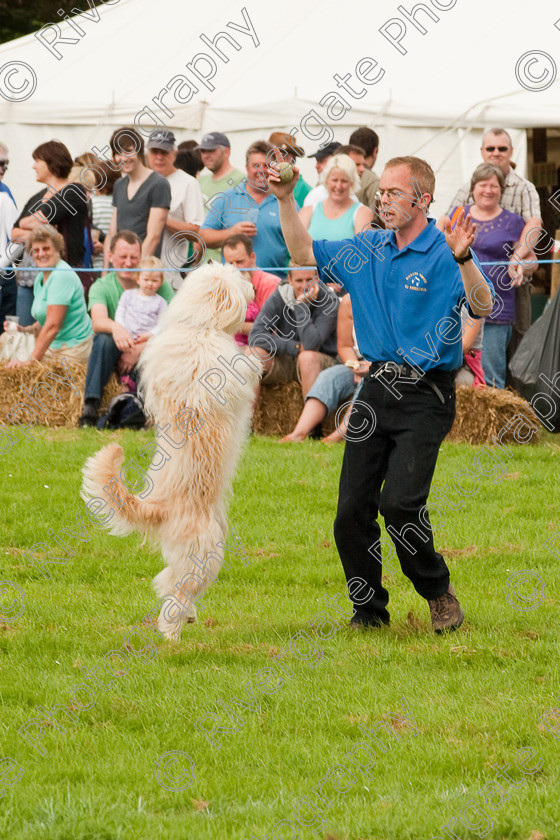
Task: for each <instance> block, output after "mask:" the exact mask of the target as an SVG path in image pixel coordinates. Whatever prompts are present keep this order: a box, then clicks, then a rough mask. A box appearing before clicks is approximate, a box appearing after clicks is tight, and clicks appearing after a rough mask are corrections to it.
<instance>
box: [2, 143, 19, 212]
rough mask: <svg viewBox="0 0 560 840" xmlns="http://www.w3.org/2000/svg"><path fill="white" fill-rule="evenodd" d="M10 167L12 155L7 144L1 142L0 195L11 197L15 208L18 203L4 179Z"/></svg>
mask: <svg viewBox="0 0 560 840" xmlns="http://www.w3.org/2000/svg"><path fill="white" fill-rule="evenodd" d="M9 165H10V153H9V151H8V147H7V146H6V144H5V143H1V142H0V193H3V192H5V193H7V194H8V195H9V197H10V198H11V199H12V201H13V203H14V206H15V203H16V200H15V198H14V197H13V195H12V192H11V190H10V188H9V186H8V185H7V184H5V183H4V181H3V178H4V175H5V174H6V170H7V169H8V166H9Z"/></svg>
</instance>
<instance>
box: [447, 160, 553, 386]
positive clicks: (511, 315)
mask: <svg viewBox="0 0 560 840" xmlns="http://www.w3.org/2000/svg"><path fill="white" fill-rule="evenodd" d="M504 189H505V176H504V174H503V172H502V170H501V169H500V168H499V167H498V166H494V165H493V164H491V163H481V164H480V166H478V167H477V168H476V169H475V171H474V173H473V176H472V180H471V187H470V192H471V194H472V196H473V202H474V203H473V204H472V206H471V205H468V204H467V205H466V206H465V207H464V208H460V207H458V208H454V210H453V212H452V213H451V218H452V219H453V218H454V217H456V216H457V215H458V213H459V212H460V211H461V210H462V209H464V212H465V213H470V215H471V218H472V220H473V222H474V223H475V225H476V238H475V241H474V243H473V245H472V246H471V247H472V250H473V252H474V253H475V254H476V256H477V257H478V259H479V260H480V261H481V262H482V263H500V262H504V260H505V259H507V255H508V254H511V252H512V251H514V250H515V249H516V248H517V245H518V242H519V237H520V236H521V234H522V232H523V230H524V228H525V222H524V220H523V219H522V217H521V216H518V215H517V214H516V213H510V212H509V210H505V209H504V208H503V207H501V206H500V202H501V197H502V194H503V191H504ZM444 219H445V217H444V216H443V217H442V218H441V219H440V220H439V221H438V227H440V229H443V220H444ZM533 256H534V255H533ZM537 265H538V264H537V262H536V260H533V261H532V263H526V264H525V267H524V268H523V273H524V274H525V275H526V276H530V275H532V274H533V273H534V272H535V271H536V269H537ZM513 271H514V269H512V268H511V269H510V272H513ZM485 274H486V275H487V276H488V277H489V278H490V280H491V281H492V285H493V286H494V288H495V290H496V297H495V299H494V307H493V309H492V312H491V314H490V315H489V317H488V318H486V322H485V325H484V343H483V345H482V367H483V369H484V374H485V377H486V384H487V385H489V386H490V387H493V388H501V389H503V388H505V387H506V369H507V356H506V351H507V346H508V343H509V340H510V338H511V334H512V330H513V323H514V321H515V287H516V285H519V284H520V283H521V282H522V281H523V276H519V275H518V273H517V271H516V270H515V273H514V279H513V280H512V279H511V277H510V276H509V275H508V271H507V269H506V267H505V266H503V265H502V266H499V265H493V266H485Z"/></svg>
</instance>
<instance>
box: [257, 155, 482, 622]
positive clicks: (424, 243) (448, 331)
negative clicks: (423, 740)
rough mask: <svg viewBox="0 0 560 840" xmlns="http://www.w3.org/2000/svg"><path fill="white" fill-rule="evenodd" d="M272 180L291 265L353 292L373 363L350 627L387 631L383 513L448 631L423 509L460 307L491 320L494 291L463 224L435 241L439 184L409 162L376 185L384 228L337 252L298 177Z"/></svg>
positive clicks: (364, 422)
mask: <svg viewBox="0 0 560 840" xmlns="http://www.w3.org/2000/svg"><path fill="white" fill-rule="evenodd" d="M295 172H296V173H297V169H296V170H295ZM269 181H270V184H271V190H272V192H273V193H274V194H275V195H276V196H277V198H278V201H279V206H280V220H281V223H282V231H283V233H284V237H285V239H286V244H287V245H288V249H289V251H290V254H291V257H292V259H293V260H295V261H296V263H297V264H298V265H317V266H318V268H319V272H320V276H321V278H322V280H324V281H326V282H333V281H336V282H338V283H340V284H342V285H343V286H344V288H345V289H346V290H347V291H348V292H349V293H350V297H351V300H352V312H353V314H354V327H355V330H356V337H357V341H358V346H359V348H360V351H361V353H362V355H363V356H364V358H365V359H367V360H368V361H369V362H371V367H370V372H369V374H368V375H367V376H366V377H365V378H364V382H363V385H362V388H361V391H360V394H359V399H358V401H357V402H356V404H355V406H354V409H353V412H352V416H351V420H350V425H349V429H348V432H347V434H346V441H347V442H346V448H345V452H344V462H343V465H342V473H341V477H340V486H339V498H338V510H337V516H336V521H335V526H334V532H335V538H336V544H337V548H338V551H339V554H340V557H341V560H342V565H343V567H344V571H345V574H346V578H347V580H349V581H350V580H351V578H353V577H355V578H356V577H358V578H361V579H362V580H363V581H364V586H360V588H359V590H356V589H355V588H354V589H353V590H352V589H350V590H349V594H350V598H351V600H352V601H353V604H354V615H353V617H352V620H351V626H357V627H372V626H379V625H381V624H388V623H389V613H388V611H387V609H386V607H387V602H388V600H389V595H388V592H387V590H386V589H385V588H384V587H383V585H382V581H381V574H382V566H381V551H380V546H381V543H380V528H379V525H378V523H377V517H378V514H379V513H381V515H382V516H383V517H384V519H385V525H386V528H387V531H388V532H389V534H390V535H391V539H392V540H393V543H394V546H395V549H396V552H397V555H398V558H399V561H400V563H401V568H402V570H403V572H404V573H405V575H407V577H408V578H410V580H411V581H412V583H413V585H414V587H415V589H416V591H417V592H418V594H419V595H421V596H422V597H423V598H425V599H426V600H427V601H428V603H429V607H430V614H431V620H432V626H433V628H434V630H435V631H436V632H438V633H440V632H443V631H445V630H455V629H456V628H457V627H459V626H460V625H461V623H462V621H463V618H464V616H463V611H462V609H461V606H460V604H459V602H458V600H457V598H456V596H455V591H454V589H453V587H452V586H451V584H450V582H449V570H448V568H447V566H446V564H445V561H444V559H443V557H442V556H441V554H439V553H438V552H436V551H435V549H434V544H433V537H432V529H431V525H430V519H429V515H428V510H427V508H426V500H427V498H428V494H429V490H430V484H431V480H432V476H433V473H434V469H435V465H436V460H437V455H438V452H439V448H440V444H441V442H442V440H443V439H444V437H445V436H446V434H447V433H448V432H449V430H450V428H451V426H452V424H453V419H454V415H455V384H454V373H453V372H454V370H455V369H456V368H458V367H460V365H461V359H462V356H461V352H462V351H461V319H460V309H461V305H462V301H464V299H465V298H466V300H467V302H468V307H469V310H470V312H471V313H473V314H474V315H475V316H484V315H487V314H489V313H490V311H491V310H492V291H491V286H490V284H489V283H488V281H487V280H486V278H485V277H484V275H483V274H482V271H481V269H480V268H479V265H478V263H477V260H476V258H475V257H474V256H473V254H472V251H471V250H470V245H471V244H472V242H473V240H474V225H473V224H472V222H471V220H470V217H468V216H467V217H466V218H464V217H463V215H461V216H460V217H459V218H458V219H457V222H456V224H455V227H454V228H453V229H452V227H451V222H450V221H448V222H447V224H446V229H445V234H443V233H441V232H440V231H438V230H437V229H436V227H435V224H434V221H433V220H428V219H427V212H426V211H427V209H428V207H429V205H430V203H431V201H432V200H433V193H434V188H435V176H434V173H433V170H432V168H431V167H430V166H429V164H427V163H426V162H425V161H423V160H421V159H420V158H416V157H401V158H393V159H392V160H390V161H389V162H388V164H387V165H386V167H385V170H384V171H383V174H382V175H381V183H380V190H379V193H380V216H381V218H382V221H383V224H384V226H385V228H386V229H385V230H379V229H378V230H372V229H371V228H368V229H367V230H365V231H363V232H362V233H360V234H358V235H357V236H354V237H353V238H352V239H346V240H343V241H342V242H328V241H324V240H323V241H315V242H314V241H313V240H312V239H311V237H310V236H309V234H308V233H307V231H306V229H305V228H304V226H303V225H302V224H301V222H300V220H299V218H298V214H297V210H296V206H295V202H294V200H293V198H292V195H291V193H292V190H293V187H294V181H295V178H294V180H292V181H290V182H288V183H287V184H282V183H281V182H280V180H279V178H278V176H277V174H276V172H275V171H274V169H273V168H271V170H270V175H269ZM365 587H369V589H366V588H365ZM364 591H366V593H367V594H366V597H365V598H364Z"/></svg>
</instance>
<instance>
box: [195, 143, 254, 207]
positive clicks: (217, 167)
mask: <svg viewBox="0 0 560 840" xmlns="http://www.w3.org/2000/svg"><path fill="white" fill-rule="evenodd" d="M195 148H196V150H197V151H198V152H199V153H200V159H201V160H202V163H203V164H204V166H205V167H206V169H208V170H209V173H208V174H207V175H201V176H200V178H199V182H200V189H201V190H202V193H203V195H204V196H205V197H206V198H212V196H214V195H216V194H217V193H220V192H225V191H226V190H229V188H230V187H235V186H236V185H237V184H239V182H240V181H242V180H243V178H244V177H245V175H244V174H243V172H242V171H241V170H240V169H235V167H234V166H232V164H231V163H230V160H229V156H230V154H231V146H230V142H229V140H228V138H227V137H226V135H225V134H222V133H221V131H212V132H211V133H210V134H205V135H204V137H203V138H202V140H201V141H200V143H199V144H198V146H195Z"/></svg>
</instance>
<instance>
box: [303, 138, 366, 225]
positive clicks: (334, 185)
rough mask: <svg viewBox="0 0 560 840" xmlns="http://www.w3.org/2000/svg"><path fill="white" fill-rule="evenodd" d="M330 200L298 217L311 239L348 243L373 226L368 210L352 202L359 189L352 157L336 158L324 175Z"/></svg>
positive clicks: (329, 163)
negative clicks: (353, 237)
mask: <svg viewBox="0 0 560 840" xmlns="http://www.w3.org/2000/svg"><path fill="white" fill-rule="evenodd" d="M323 178H324V180H325V189H326V192H327V197H326V198H325V199H324V200H323V201H320V202H319V203H318V204H316V205H315V206H314V207H309V206H307V207H305V206H304V207H302V209H301V210H300V211H299V217H300V219H301V221H302V222H303V224H304V225H305V227H306V228H307V230H308V231H309V235H310V236H311V238H312V239H346V238H347V237H352V236H354V234H355V233H359V232H360V231H361V230H363V229H364V227H365V226H366V225H368V224H369V222H371V220H372V218H373V213H372V212H371V210H370V209H369V207H364V205H363V204H360V202H356V201H354V200H353V199H352V197H351V193H355V192H356V190H357V189H358V187H359V185H360V180H359V178H358V170H357V168H356V164H355V163H354V161H353V160H352V158H351V157H350V156H349V155H345V154H340V153H339V152H338V151H337V153H336V154H335V155H333V156H332V157H331V158H330V159H329V162H328V164H327V166H326V167H325V169H324V171H323Z"/></svg>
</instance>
